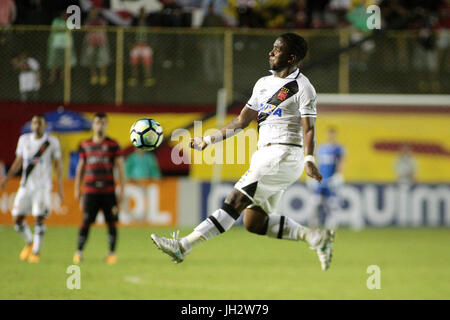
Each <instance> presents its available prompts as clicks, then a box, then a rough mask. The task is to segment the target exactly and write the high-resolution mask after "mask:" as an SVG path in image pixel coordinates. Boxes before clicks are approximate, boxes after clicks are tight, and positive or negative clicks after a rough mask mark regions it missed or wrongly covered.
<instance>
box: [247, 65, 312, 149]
mask: <svg viewBox="0 0 450 320" xmlns="http://www.w3.org/2000/svg"><path fill="white" fill-rule="evenodd" d="M316 101H317V95H316V90H315V89H314V87H313V86H312V84H311V83H310V82H309V80H308V78H306V77H305V76H304V75H303V74H302V73H301V72H300V69H297V70H295V71H294V72H292V73H291V74H290V75H288V76H287V77H286V78H278V77H275V76H273V75H271V76H266V77H263V78H261V79H259V80H258V81H257V82H256V84H255V87H254V88H253V94H252V96H251V98H250V100H249V101H248V102H247V107H249V108H251V109H253V110H256V111H258V129H259V140H258V148H260V147H262V146H265V145H266V144H268V143H289V144H296V145H303V137H302V125H301V118H302V117H313V118H315V117H316V116H317V111H316Z"/></svg>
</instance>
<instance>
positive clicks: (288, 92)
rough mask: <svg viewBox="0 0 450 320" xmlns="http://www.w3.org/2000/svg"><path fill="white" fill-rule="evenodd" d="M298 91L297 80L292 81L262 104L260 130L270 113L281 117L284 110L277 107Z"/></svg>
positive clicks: (259, 121)
mask: <svg viewBox="0 0 450 320" xmlns="http://www.w3.org/2000/svg"><path fill="white" fill-rule="evenodd" d="M297 92H298V83H297V80H294V81H291V82H289V83H287V84H286V85H284V86H283V87H281V88H280V90H278V91H277V92H276V93H275V94H274V95H273V96H272V97H271V98H270V99H269V100H268V101H267V102H266V103H265V104H261V105H260V109H259V114H258V131H259V126H260V125H261V123H262V122H264V121H265V120H266V119H267V117H268V116H269V115H270V114H273V115H274V116H275V115H276V116H278V117H281V116H282V110H281V108H278V109H277V107H278V106H279V105H280V103H282V102H283V101H285V100H286V99H289V98H290V97H292V96H293V95H295V94H296V93H297Z"/></svg>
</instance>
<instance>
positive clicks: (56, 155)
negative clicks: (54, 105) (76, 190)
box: [1, 114, 63, 263]
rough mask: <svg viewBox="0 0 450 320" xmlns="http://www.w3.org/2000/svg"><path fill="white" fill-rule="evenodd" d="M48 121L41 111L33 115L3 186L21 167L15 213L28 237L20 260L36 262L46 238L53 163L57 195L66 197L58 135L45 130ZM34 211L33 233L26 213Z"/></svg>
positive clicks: (19, 229)
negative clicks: (28, 131) (28, 130)
mask: <svg viewBox="0 0 450 320" xmlns="http://www.w3.org/2000/svg"><path fill="white" fill-rule="evenodd" d="M45 128H46V121H45V117H44V115H42V114H38V115H35V116H34V117H33V118H32V119H31V130H32V132H31V133H25V134H23V135H21V136H20V138H19V142H18V143H17V149H16V158H15V160H14V162H13V164H12V165H11V168H10V169H9V171H8V173H7V175H6V177H5V179H4V180H3V181H2V184H1V187H2V189H3V188H4V187H5V185H6V183H7V181H8V180H9V179H10V178H11V177H12V176H14V175H15V174H16V173H17V172H18V171H19V170H20V168H22V179H21V181H20V187H19V190H18V191H17V195H16V198H15V199H14V207H13V210H12V215H13V217H14V228H15V229H16V230H17V232H19V234H20V235H21V236H22V237H23V238H24V240H25V244H26V245H25V247H24V248H23V250H22V251H21V253H20V259H21V260H28V262H30V263H37V262H39V259H40V255H39V252H40V249H41V246H42V241H43V238H44V232H45V229H46V228H45V225H44V220H45V218H46V217H47V216H48V214H49V211H50V202H51V201H50V200H51V190H52V165H53V164H54V165H55V169H56V177H57V181H58V195H59V198H60V201H61V202H62V200H63V187H62V161H61V149H60V145H59V141H58V139H56V138H55V137H53V136H50V135H48V133H46V132H45ZM30 212H31V213H32V215H33V217H34V218H35V227H34V236H33V235H32V233H31V230H30V227H29V226H28V225H27V223H26V221H25V217H26V216H27V215H28V214H29V213H30Z"/></svg>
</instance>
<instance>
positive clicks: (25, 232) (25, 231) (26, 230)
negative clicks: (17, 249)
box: [14, 221, 33, 244]
mask: <svg viewBox="0 0 450 320" xmlns="http://www.w3.org/2000/svg"><path fill="white" fill-rule="evenodd" d="M14 229H15V230H16V231H17V232H18V233H19V234H20V235H21V236H22V238H23V239H24V240H25V243H26V244H31V242H32V241H33V235H32V234H31V230H30V227H29V226H28V224H27V223H26V222H25V221H23V222H22V224H21V225H19V224H15V225H14Z"/></svg>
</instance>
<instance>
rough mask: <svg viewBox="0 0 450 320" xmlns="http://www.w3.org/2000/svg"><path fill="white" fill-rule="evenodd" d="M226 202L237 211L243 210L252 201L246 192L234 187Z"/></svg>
mask: <svg viewBox="0 0 450 320" xmlns="http://www.w3.org/2000/svg"><path fill="white" fill-rule="evenodd" d="M225 203H226V204H228V205H230V206H232V207H233V208H235V209H236V211H238V212H241V211H242V210H244V209H245V207H247V206H248V205H249V204H250V203H251V201H250V199H248V198H247V196H246V195H245V194H243V193H242V192H240V191H239V190H237V189H233V191H232V192H231V194H230V195H229V196H228V197H227V199H226V200H225Z"/></svg>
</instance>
